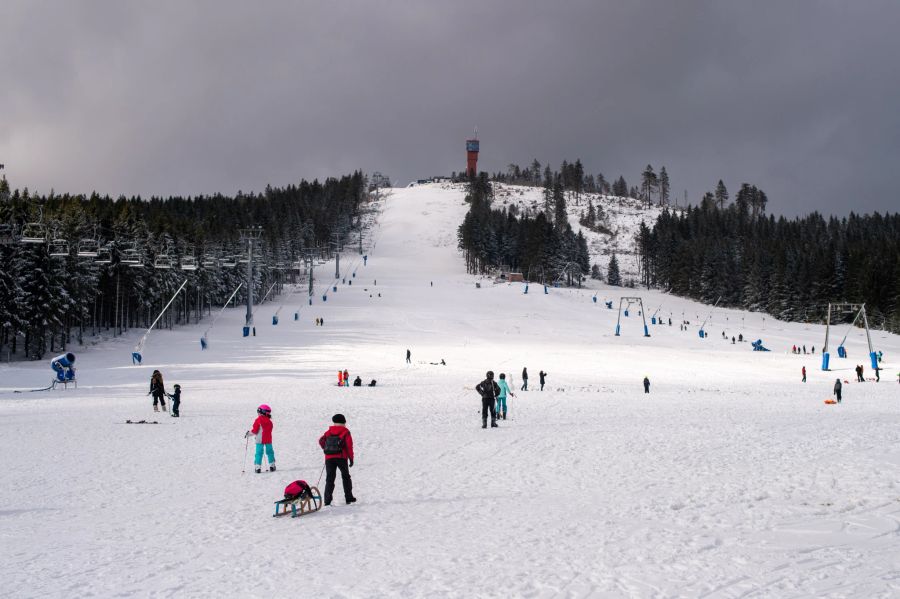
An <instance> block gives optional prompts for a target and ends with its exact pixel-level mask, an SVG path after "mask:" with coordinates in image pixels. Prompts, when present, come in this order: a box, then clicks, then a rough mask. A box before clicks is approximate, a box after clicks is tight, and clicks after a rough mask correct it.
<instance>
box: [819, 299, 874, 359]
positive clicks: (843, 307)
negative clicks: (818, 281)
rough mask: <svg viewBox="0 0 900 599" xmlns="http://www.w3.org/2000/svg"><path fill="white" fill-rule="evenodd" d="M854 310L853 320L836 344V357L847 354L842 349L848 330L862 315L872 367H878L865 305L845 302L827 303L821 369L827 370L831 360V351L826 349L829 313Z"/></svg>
mask: <svg viewBox="0 0 900 599" xmlns="http://www.w3.org/2000/svg"><path fill="white" fill-rule="evenodd" d="M854 312H855V313H856V316H855V317H854V318H853V322H851V323H850V327H849V328H848V329H847V332H846V333H845V334H844V338H843V339H842V340H841V342H840V344H839V345H838V357H840V358H845V357H846V356H847V351H846V350H845V349H844V343H845V342H846V341H847V335H849V334H850V331H852V330H853V327H854V326H856V321H858V320H859V317H860V316H862V322H863V327H864V328H865V329H866V343H868V345H869V359H870V360H871V363H872V369H875V368H878V355H877V354H876V353H875V348H874V347H872V335H871V334H870V333H869V319H868V318H866V305H865V304H851V303H846V302H845V303H829V304H828V315H827V316H826V319H825V346H824V347H823V348H822V370H825V371H827V370H829V364H830V362H831V352H829V351H828V338H829V336H830V333H831V315H832V314H847V315H849V314H853V313H854Z"/></svg>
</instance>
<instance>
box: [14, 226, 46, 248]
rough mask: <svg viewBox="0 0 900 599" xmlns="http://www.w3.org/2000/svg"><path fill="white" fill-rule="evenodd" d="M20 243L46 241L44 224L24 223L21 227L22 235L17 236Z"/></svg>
mask: <svg viewBox="0 0 900 599" xmlns="http://www.w3.org/2000/svg"><path fill="white" fill-rule="evenodd" d="M19 241H20V242H22V243H44V242H45V241H47V234H46V232H45V229H44V225H43V224H41V223H25V226H24V227H22V236H21V237H20V238H19Z"/></svg>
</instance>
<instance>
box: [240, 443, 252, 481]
mask: <svg viewBox="0 0 900 599" xmlns="http://www.w3.org/2000/svg"><path fill="white" fill-rule="evenodd" d="M244 440H245V443H244V459H243V460H241V474H244V473H245V472H246V471H247V450H248V449H250V437H249V436H247V435H244Z"/></svg>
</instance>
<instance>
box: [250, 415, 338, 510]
mask: <svg viewBox="0 0 900 599" xmlns="http://www.w3.org/2000/svg"><path fill="white" fill-rule="evenodd" d="M256 413H257V417H256V420H254V421H253V426H251V427H250V430H248V431H247V432H246V433H244V438H245V439H249V438H250V437H251V436H252V437H254V438H255V441H256V453H255V454H254V458H253V467H254V471H255V472H256V473H257V474H260V473H261V472H262V462H263V454H265V456H266V460H267V462H268V465H269V472H275V450H274V448H273V446H272V429H274V428H275V423H274V422H273V421H272V408H271V407H269V406H268V405H267V404H262V405H260V406H259V407H258V408H257V409H256ZM319 447H321V448H322V451H323V453H324V454H325V467H324V470H325V494H324V497H323V499H324V502H325V505H331V500H332V497H333V495H334V484H335V479H336V478H337V472H338V471H340V473H341V483H342V485H343V487H344V500H345V501H346V502H347V504H348V505H349V504H351V503H354V502H355V501H356V497H354V496H353V481H352V480H351V479H350V468H352V467H353V436H352V435H351V434H350V429H348V428H347V419H346V418H345V417H344V415H343V414H335V415H334V416H332V417H331V426H329V427H328V430H326V431H325V432H324V433H322V436H321V437H319Z"/></svg>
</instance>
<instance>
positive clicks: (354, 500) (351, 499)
mask: <svg viewBox="0 0 900 599" xmlns="http://www.w3.org/2000/svg"><path fill="white" fill-rule="evenodd" d="M351 503H356V497H348V498H347V505H350V504H351Z"/></svg>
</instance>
